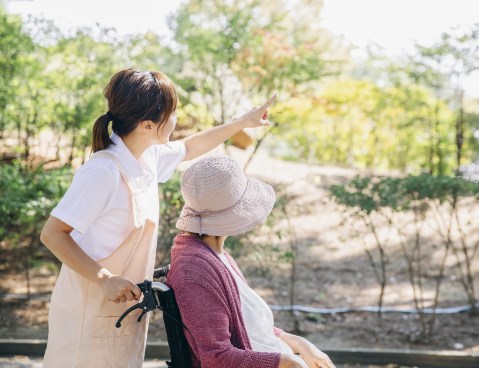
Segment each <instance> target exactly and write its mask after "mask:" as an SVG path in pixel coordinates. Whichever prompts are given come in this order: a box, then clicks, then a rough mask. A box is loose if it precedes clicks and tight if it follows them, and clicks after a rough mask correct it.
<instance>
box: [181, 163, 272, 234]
mask: <svg viewBox="0 0 479 368" xmlns="http://www.w3.org/2000/svg"><path fill="white" fill-rule="evenodd" d="M181 193H182V194H183V198H184V200H185V206H184V207H183V209H182V211H181V215H180V217H179V219H178V221H177V222H176V227H177V228H178V229H180V230H183V231H188V232H192V233H198V234H207V235H212V236H228V235H238V234H242V233H244V232H246V231H249V230H251V229H253V228H254V227H255V226H256V225H258V224H260V223H262V222H263V221H264V220H265V218H266V217H267V216H268V215H269V214H270V212H271V210H272V209H273V205H274V201H275V194H274V191H273V188H272V187H271V186H270V185H268V184H265V183H263V182H261V181H259V180H256V179H251V178H247V177H246V176H245V174H244V173H243V170H242V169H241V167H240V165H239V164H238V162H236V161H235V160H233V159H232V158H230V157H228V156H224V155H214V156H207V157H205V158H202V159H200V160H198V161H197V162H195V163H194V164H193V165H191V166H190V167H189V168H188V169H187V170H186V171H185V172H184V173H183V176H182V177H181Z"/></svg>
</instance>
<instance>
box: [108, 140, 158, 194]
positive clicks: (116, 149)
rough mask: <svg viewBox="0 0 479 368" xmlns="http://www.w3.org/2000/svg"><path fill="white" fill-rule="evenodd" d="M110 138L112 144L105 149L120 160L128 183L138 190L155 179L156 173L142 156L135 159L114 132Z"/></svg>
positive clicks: (144, 187) (146, 186)
mask: <svg viewBox="0 0 479 368" xmlns="http://www.w3.org/2000/svg"><path fill="white" fill-rule="evenodd" d="M110 139H111V140H112V142H113V143H114V144H110V145H109V146H108V148H107V150H108V151H109V152H111V153H113V154H114V155H115V156H116V157H117V159H118V160H119V161H120V162H121V164H122V165H123V170H124V171H125V172H126V175H127V176H128V179H129V181H130V183H131V184H132V185H133V186H134V187H135V188H136V189H138V190H143V189H146V188H148V187H149V186H150V184H151V182H152V181H153V180H156V175H155V173H154V172H153V171H152V168H150V167H149V166H148V165H147V164H146V162H145V160H143V159H142V157H140V160H137V159H136V158H135V156H133V154H132V153H131V151H130V150H129V149H128V147H127V146H126V145H125V143H124V142H123V140H122V139H121V137H120V136H118V135H117V134H116V133H113V134H112V135H111V136H110Z"/></svg>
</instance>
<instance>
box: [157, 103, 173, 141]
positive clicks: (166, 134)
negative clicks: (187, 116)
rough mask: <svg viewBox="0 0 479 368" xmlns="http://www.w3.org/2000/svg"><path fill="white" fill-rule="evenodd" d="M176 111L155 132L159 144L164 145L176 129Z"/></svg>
mask: <svg viewBox="0 0 479 368" xmlns="http://www.w3.org/2000/svg"><path fill="white" fill-rule="evenodd" d="M176 120H177V119H176V111H175V112H173V114H171V115H170V117H169V118H168V120H167V121H166V123H164V124H162V125H161V126H160V127H159V128H158V131H157V136H158V139H159V141H160V144H165V143H168V142H169V141H170V135H171V133H173V130H175V127H176Z"/></svg>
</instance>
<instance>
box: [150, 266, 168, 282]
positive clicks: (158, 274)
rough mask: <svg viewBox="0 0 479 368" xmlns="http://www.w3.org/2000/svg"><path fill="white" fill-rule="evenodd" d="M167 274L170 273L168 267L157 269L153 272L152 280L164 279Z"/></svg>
mask: <svg viewBox="0 0 479 368" xmlns="http://www.w3.org/2000/svg"><path fill="white" fill-rule="evenodd" d="M168 272H170V265H167V266H165V267H160V268H157V269H155V270H154V271H153V278H154V279H159V278H160V277H166V276H167V275H168Z"/></svg>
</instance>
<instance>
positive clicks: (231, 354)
mask: <svg viewBox="0 0 479 368" xmlns="http://www.w3.org/2000/svg"><path fill="white" fill-rule="evenodd" d="M175 296H176V301H177V303H178V308H179V309H180V314H181V319H182V321H183V323H184V324H185V326H186V327H187V328H188V330H187V331H186V330H185V334H186V336H187V339H188V342H189V343H190V345H194V346H195V347H196V349H195V350H196V351H197V352H198V355H199V356H198V357H197V358H198V359H199V360H200V362H201V366H202V367H204V368H230V367H238V368H277V367H278V366H279V361H280V355H281V354H280V353H265V352H257V351H252V350H242V349H238V348H236V347H234V346H233V345H232V344H231V333H230V328H229V315H228V310H227V307H226V306H225V305H224V304H223V303H222V302H221V301H220V300H219V298H218V297H216V296H215V295H214V293H212V292H211V291H210V290H208V289H207V288H206V287H205V286H204V285H200V284H195V283H190V282H181V283H180V285H178V286H176V287H175Z"/></svg>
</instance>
